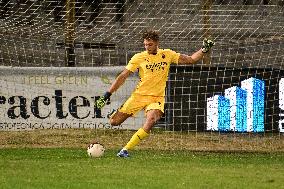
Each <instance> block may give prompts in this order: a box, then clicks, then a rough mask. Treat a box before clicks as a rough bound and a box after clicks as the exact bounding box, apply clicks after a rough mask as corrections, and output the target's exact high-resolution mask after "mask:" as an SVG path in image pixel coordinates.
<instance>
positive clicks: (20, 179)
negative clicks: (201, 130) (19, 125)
mask: <svg viewBox="0 0 284 189" xmlns="http://www.w3.org/2000/svg"><path fill="white" fill-rule="evenodd" d="M0 152H1V153H0V171H1V174H0V188H3V189H18V188H19V189H59V188H61V189H66V188H68V189H79V188H80V189H82V188H95V189H98V188H102V189H108V188H109V189H120V188H121V189H127V188H129V189H130V188H131V189H133V188H143V189H144V188H147V189H151V188H157V189H161V188H163V189H164V188H171V189H173V188H174V189H178V188H206V189H207V188H253V189H255V188H258V189H259V188H283V179H284V157H283V153H238V152H234V153H228V152H222V153H217V152H192V151H178V150H173V151H166V150H135V151H133V152H132V153H131V155H132V157H131V158H128V159H121V158H117V157H116V150H107V151H106V152H105V154H104V156H103V157H102V158H98V159H97V158H95V159H92V158H89V157H88V156H87V153H86V150H85V149H83V148H3V149H0Z"/></svg>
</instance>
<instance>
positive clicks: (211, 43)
mask: <svg viewBox="0 0 284 189" xmlns="http://www.w3.org/2000/svg"><path fill="white" fill-rule="evenodd" d="M214 45H215V43H214V41H212V40H210V39H207V38H205V39H204V40H203V46H202V48H201V49H202V52H203V53H207V52H208V51H209V50H210V49H211V48H212V47H213V46H214Z"/></svg>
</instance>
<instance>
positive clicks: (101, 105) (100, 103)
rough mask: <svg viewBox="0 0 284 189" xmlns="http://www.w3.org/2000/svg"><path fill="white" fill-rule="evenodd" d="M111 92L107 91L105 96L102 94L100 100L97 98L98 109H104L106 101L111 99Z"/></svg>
mask: <svg viewBox="0 0 284 189" xmlns="http://www.w3.org/2000/svg"><path fill="white" fill-rule="evenodd" d="M110 96H111V93H110V92H106V93H105V94H104V95H103V96H101V97H100V98H99V99H98V100H96V102H95V105H96V107H97V108H98V109H102V108H103V107H104V106H105V105H106V102H107V101H108V100H109V99H110Z"/></svg>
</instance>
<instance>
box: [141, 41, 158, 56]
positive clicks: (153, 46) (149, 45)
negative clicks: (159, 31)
mask: <svg viewBox="0 0 284 189" xmlns="http://www.w3.org/2000/svg"><path fill="white" fill-rule="evenodd" d="M158 44H159V43H158V41H155V40H152V39H144V46H145V49H146V51H147V52H148V53H149V54H156V53H157V51H158Z"/></svg>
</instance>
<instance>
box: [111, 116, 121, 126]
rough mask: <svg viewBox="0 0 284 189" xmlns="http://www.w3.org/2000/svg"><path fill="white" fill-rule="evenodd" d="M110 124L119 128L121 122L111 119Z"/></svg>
mask: <svg viewBox="0 0 284 189" xmlns="http://www.w3.org/2000/svg"><path fill="white" fill-rule="evenodd" d="M109 123H110V124H111V126H118V125H120V122H119V121H118V120H116V119H113V118H110V120H109Z"/></svg>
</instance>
